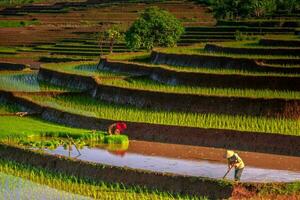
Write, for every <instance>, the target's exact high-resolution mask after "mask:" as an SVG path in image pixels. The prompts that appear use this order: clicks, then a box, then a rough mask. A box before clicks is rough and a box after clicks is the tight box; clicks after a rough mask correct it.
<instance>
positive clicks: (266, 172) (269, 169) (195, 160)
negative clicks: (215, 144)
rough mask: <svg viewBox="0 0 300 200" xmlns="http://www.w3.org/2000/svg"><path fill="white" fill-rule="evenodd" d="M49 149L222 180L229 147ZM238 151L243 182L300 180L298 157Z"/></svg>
mask: <svg viewBox="0 0 300 200" xmlns="http://www.w3.org/2000/svg"><path fill="white" fill-rule="evenodd" d="M163 149H165V150H163ZM46 152H48V153H50V154H55V155H63V156H70V157H73V158H76V159H79V160H83V161H89V162H94V163H101V164H105V165H112V166H119V167H128V168H133V169H142V170H149V171H154V172H162V173H172V174H177V175H188V176H196V177H209V178H216V179H221V178H222V177H223V175H224V174H225V173H226V171H227V164H226V162H225V161H226V160H225V159H223V158H222V157H223V154H224V152H225V150H222V149H215V148H207V147H205V148H204V147H193V146H185V145H175V146H174V145H173V144H172V145H170V144H161V143H152V142H139V141H131V142H130V144H129V148H128V149H127V150H125V149H124V148H118V146H112V145H108V146H107V145H97V146H95V147H86V146H85V147H83V148H82V149H81V150H80V154H79V153H78V151H77V150H76V148H75V147H73V148H72V150H71V151H69V150H68V149H65V148H64V147H62V146H59V147H57V148H56V149H54V150H46ZM183 152H184V153H183ZM238 153H239V155H240V156H241V157H242V158H243V160H244V161H245V164H246V167H245V169H244V172H243V175H242V178H241V181H242V182H292V181H300V158H298V157H290V156H276V155H271V154H261V153H250V152H238ZM264 161H265V162H264ZM271 163H273V165H272V164H271ZM233 173H234V170H232V171H231V172H230V173H229V174H228V176H227V178H228V179H231V180H232V179H233Z"/></svg>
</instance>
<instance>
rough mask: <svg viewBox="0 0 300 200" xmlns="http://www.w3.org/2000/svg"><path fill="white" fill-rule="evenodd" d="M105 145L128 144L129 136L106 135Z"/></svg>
mask: <svg viewBox="0 0 300 200" xmlns="http://www.w3.org/2000/svg"><path fill="white" fill-rule="evenodd" d="M104 143H105V144H128V143H129V140H128V136H127V135H106V136H105V137H104Z"/></svg>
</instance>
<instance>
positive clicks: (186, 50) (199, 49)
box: [155, 42, 300, 59]
mask: <svg viewBox="0 0 300 200" xmlns="http://www.w3.org/2000/svg"><path fill="white" fill-rule="evenodd" d="M237 44H239V42H237ZM155 50H156V51H159V52H164V53H174V54H187V55H203V56H215V57H222V56H225V57H230V58H248V59H295V58H296V59H299V58H300V56H289V55H288V56H281V55H250V54H241V55H239V54H229V53H215V52H207V51H204V44H200V45H194V46H189V47H176V48H157V49H155Z"/></svg>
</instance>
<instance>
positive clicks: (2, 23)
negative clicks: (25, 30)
mask: <svg viewBox="0 0 300 200" xmlns="http://www.w3.org/2000/svg"><path fill="white" fill-rule="evenodd" d="M0 6H1V3H0ZM38 23H39V22H38V21H15V20H0V28H14V27H24V26H30V25H36V24H38Z"/></svg>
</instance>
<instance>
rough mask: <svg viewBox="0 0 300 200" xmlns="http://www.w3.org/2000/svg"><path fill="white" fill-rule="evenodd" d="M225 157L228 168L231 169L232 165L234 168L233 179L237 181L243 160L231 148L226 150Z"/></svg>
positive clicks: (242, 168)
mask: <svg viewBox="0 0 300 200" xmlns="http://www.w3.org/2000/svg"><path fill="white" fill-rule="evenodd" d="M225 157H226V158H227V162H228V169H231V168H232V167H234V168H235V171H234V180H235V181H239V180H240V179H241V176H242V173H243V170H244V167H245V164H244V162H243V160H242V159H241V158H240V157H239V155H238V154H237V153H235V152H234V151H231V150H227V151H226V154H225Z"/></svg>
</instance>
